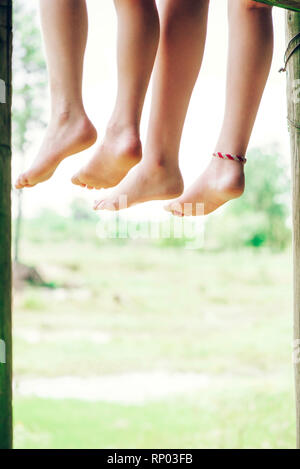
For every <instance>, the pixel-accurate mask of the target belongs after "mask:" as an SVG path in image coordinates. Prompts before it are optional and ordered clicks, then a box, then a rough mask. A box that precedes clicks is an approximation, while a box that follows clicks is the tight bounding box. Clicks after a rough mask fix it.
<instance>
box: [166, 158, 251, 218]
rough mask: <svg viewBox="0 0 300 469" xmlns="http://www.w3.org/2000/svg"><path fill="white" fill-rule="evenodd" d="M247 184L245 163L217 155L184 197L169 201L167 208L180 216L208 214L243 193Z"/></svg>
mask: <svg viewBox="0 0 300 469" xmlns="http://www.w3.org/2000/svg"><path fill="white" fill-rule="evenodd" d="M244 188H245V175H244V165H243V164H242V163H240V162H237V161H229V160H221V159H218V158H213V160H212V161H211V163H210V165H209V166H208V168H207V169H206V170H205V171H204V173H203V174H201V176H200V177H199V178H198V179H197V180H196V181H195V183H194V184H193V185H192V186H191V187H190V188H189V189H187V191H186V192H185V193H184V194H183V195H182V196H181V197H179V198H178V199H176V200H174V201H173V202H171V203H169V204H168V205H166V206H165V210H166V211H168V212H171V213H172V214H173V215H174V216H178V217H184V216H201V215H208V214H210V213H212V212H214V211H215V210H217V209H218V208H219V207H221V206H222V205H224V204H225V203H227V202H229V201H230V200H233V199H237V198H238V197H240V196H241V195H242V194H243V192H244Z"/></svg>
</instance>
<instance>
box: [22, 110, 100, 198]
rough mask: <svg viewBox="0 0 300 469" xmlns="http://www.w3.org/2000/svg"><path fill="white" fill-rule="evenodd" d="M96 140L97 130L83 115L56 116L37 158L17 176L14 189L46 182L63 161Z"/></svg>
mask: <svg viewBox="0 0 300 469" xmlns="http://www.w3.org/2000/svg"><path fill="white" fill-rule="evenodd" d="M96 140H97V131H96V129H95V127H94V126H93V124H92V123H91V121H90V120H89V119H88V118H87V117H86V116H80V117H75V116H74V117H73V116H71V115H69V114H67V115H62V116H60V118H59V119H56V120H54V121H53V122H51V123H50V125H49V127H48V129H47V132H46V135H45V138H44V141H43V143H42V146H41V149H40V151H39V153H38V156H37V157H36V159H35V161H34V162H33V164H32V166H31V168H30V169H29V170H28V171H26V172H25V173H23V174H21V175H20V176H19V178H18V179H17V181H16V183H15V188H16V189H23V188H24V187H33V186H36V185H37V184H39V183H41V182H45V181H47V180H48V179H50V178H51V176H52V175H53V174H54V172H55V170H56V168H57V167H58V166H59V164H60V163H61V162H62V161H63V160H64V159H65V158H67V157H69V156H71V155H74V154H76V153H80V152H82V151H84V150H86V149H87V148H89V147H91V146H92V145H93V144H94V143H95V142H96Z"/></svg>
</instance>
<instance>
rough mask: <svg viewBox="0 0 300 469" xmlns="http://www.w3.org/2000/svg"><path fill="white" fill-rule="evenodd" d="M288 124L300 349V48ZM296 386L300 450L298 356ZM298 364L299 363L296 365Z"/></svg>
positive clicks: (298, 28) (290, 20) (293, 25)
mask: <svg viewBox="0 0 300 469" xmlns="http://www.w3.org/2000/svg"><path fill="white" fill-rule="evenodd" d="M286 31H287V32H286V36H287V37H286V40H287V44H288V43H289V41H290V40H291V39H292V38H293V37H295V35H296V34H298V33H299V32H300V13H294V12H287V15H286ZM287 97H288V121H289V131H290V140H291V152H292V183H293V189H292V190H293V227H294V229H293V245H294V340H295V344H294V345H295V351H296V352H297V349H298V351H299V350H300V348H299V347H300V343H299V344H298V342H297V341H299V339H300V49H299V48H298V49H297V50H296V51H295V53H294V54H293V55H292V56H291V58H290V60H289V62H288V66H287ZM295 358H296V360H295V385H296V412H297V447H298V448H300V354H298V353H295ZM298 361H299V363H297V362H298Z"/></svg>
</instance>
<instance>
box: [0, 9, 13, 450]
mask: <svg viewBox="0 0 300 469" xmlns="http://www.w3.org/2000/svg"><path fill="white" fill-rule="evenodd" d="M11 54H12V0H0V449H10V448H12V434H13V426H12V337H11V289H12V280H11Z"/></svg>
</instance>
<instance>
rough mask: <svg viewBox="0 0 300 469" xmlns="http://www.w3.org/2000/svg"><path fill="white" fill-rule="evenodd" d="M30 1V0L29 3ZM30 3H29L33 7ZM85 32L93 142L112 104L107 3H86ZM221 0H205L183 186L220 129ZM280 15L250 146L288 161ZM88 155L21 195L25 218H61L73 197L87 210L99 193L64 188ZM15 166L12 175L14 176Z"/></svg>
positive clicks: (278, 13) (112, 44)
mask: <svg viewBox="0 0 300 469" xmlns="http://www.w3.org/2000/svg"><path fill="white" fill-rule="evenodd" d="M31 1H32V2H33V1H34V0H31ZM34 3H35V2H34ZM87 3H88V10H89V22H90V25H89V26H90V32H89V40H88V47H87V54H86V62H85V80H84V99H85V104H86V109H87V112H88V114H89V116H90V118H91V119H92V120H93V122H94V124H95V125H96V127H97V129H98V132H99V138H100V139H101V137H102V136H103V134H104V131H105V127H106V123H107V121H108V119H109V116H110V113H111V111H112V108H113V104H114V97H115V93H116V57H115V50H116V18H115V12H114V7H113V1H112V0H110V1H108V0H106V1H99V0H87ZM226 4H227V2H226V1H225V0H211V8H210V18H209V28H208V38H207V47H206V53H205V58H204V62H203V66H202V71H201V74H200V76H199V79H198V82H197V85H196V88H195V91H194V94H193V98H192V102H191V106H190V109H189V112H188V117H187V121H186V125H185V130H184V135H183V141H182V146H181V157H180V158H181V167H182V170H183V174H184V178H185V181H186V184H189V183H191V182H192V181H193V180H194V178H195V175H197V174H198V173H199V172H200V171H201V170H202V169H203V168H204V166H205V165H206V164H207V161H208V160H209V158H210V155H211V153H212V150H213V148H214V144H215V141H216V138H217V135H218V132H219V129H220V125H221V120H222V116H223V106H224V88H225V73H226V51H227V19H226ZM284 18H285V13H284V10H281V9H274V23H275V55H274V61H273V67H272V71H271V75H270V79H269V82H268V86H267V90H266V92H265V95H264V98H263V102H262V106H261V109H260V112H259V116H258V119H257V122H256V126H255V130H254V133H253V136H252V140H251V145H250V146H252V147H254V146H268V145H271V144H274V143H276V144H278V146H279V148H280V149H281V151H282V154H283V157H284V158H287V159H288V158H289V138H288V131H287V125H286V97H285V85H286V78H285V74H279V73H278V69H279V68H280V67H281V66H282V62H283V56H284V51H285V33H284ZM150 95H151V91H150V92H149V96H148V97H147V103H146V106H145V111H144V115H143V124H142V133H143V136H144V135H145V130H146V126H147V118H148V110H149V99H150V97H151V96H150ZM41 139H42V134H38V135H36V141H35V142H33V148H32V150H31V152H30V155H27V161H28V163H29V162H30V161H31V160H32V159H33V158H34V153H35V151H36V150H37V149H38V147H39V144H40V141H41ZM92 153H93V150H88V151H87V152H85V153H83V154H80V155H78V156H74V157H71V158H69V159H68V160H66V161H65V162H64V163H63V164H62V165H61V167H60V168H59V169H58V170H57V172H56V174H55V176H54V177H53V179H52V180H51V181H49V182H47V183H45V184H42V185H40V186H37V187H36V188H33V189H30V190H26V191H25V213H26V214H27V215H28V216H31V215H33V214H34V213H36V212H37V211H39V210H41V209H43V208H45V207H50V208H53V209H55V210H58V211H60V212H62V213H67V212H66V209H67V207H68V205H69V203H70V201H71V200H72V199H73V198H74V197H84V198H86V199H87V200H88V202H89V203H90V204H91V206H92V202H93V200H94V199H95V198H97V197H98V194H99V192H98V193H97V192H96V191H92V192H89V191H86V190H83V189H79V188H77V187H74V186H73V185H72V184H71V183H70V178H71V176H72V175H73V173H74V172H75V171H76V170H77V169H78V168H80V166H81V165H83V164H84V162H85V161H86V159H87V158H88V157H89V156H90V155H91V154H92ZM16 166H17V165H15V167H14V172H16V169H17V168H16ZM157 205H162V204H161V203H159V204H157V203H156V204H155V205H152V204H146V205H143V206H142V207H140V208H134V209H130V213H131V215H132V216H136V215H139V216H140V215H141V214H142V215H145V214H149V215H150V213H151V212H152V213H153V210H154V207H155V210H157V208H158V207H157Z"/></svg>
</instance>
